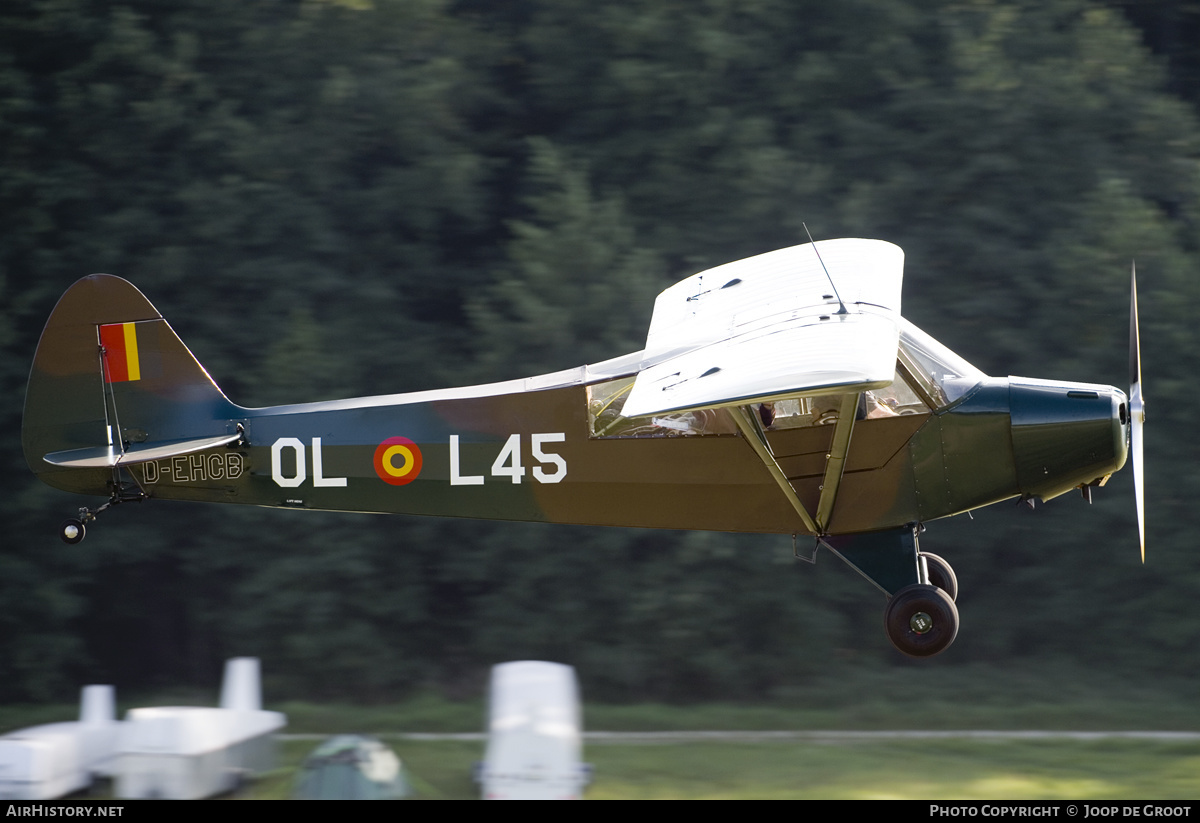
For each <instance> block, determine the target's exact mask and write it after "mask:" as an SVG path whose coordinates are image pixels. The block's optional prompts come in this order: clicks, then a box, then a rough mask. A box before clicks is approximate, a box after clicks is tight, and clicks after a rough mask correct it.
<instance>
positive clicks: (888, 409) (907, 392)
mask: <svg viewBox="0 0 1200 823" xmlns="http://www.w3.org/2000/svg"><path fill="white" fill-rule="evenodd" d="M844 396H845V395H841V394H822V395H817V396H816V397H799V398H796V399H794V400H777V401H775V402H774V403H760V404H759V405H758V413H759V418H760V419H761V420H762V421H763V423H764V424H765V425H766V427H767V428H768V429H770V430H776V429H795V428H800V427H802V426H830V425H833V424H834V423H837V421H838V415H839V414H840V413H841V408H842V398H843V397H844ZM928 413H929V406H928V405H927V404H926V403H925V401H923V400H922V399H921V397H920V396H919V395H918V394H917V393H916V392H915V391H913V388H912V387H911V386H910V385H909V384H908V382H907V380H906V379H905V377H904V375H903V374H901V372H900V370H899V369H898V368H897V369H896V373H895V375H894V376H893V378H892V384H891V385H890V386H885V387H884V388H882V389H874V390H873V391H866V392H863V393H862V397H860V398H859V401H858V409H857V411H856V414H855V418H856V419H858V420H877V419H879V418H882V417H898V416H900V415H908V414H928Z"/></svg>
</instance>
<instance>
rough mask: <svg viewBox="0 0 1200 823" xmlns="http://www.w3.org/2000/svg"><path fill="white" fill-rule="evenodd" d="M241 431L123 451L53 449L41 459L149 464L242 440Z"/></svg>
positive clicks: (85, 465) (95, 465)
mask: <svg viewBox="0 0 1200 823" xmlns="http://www.w3.org/2000/svg"><path fill="white" fill-rule="evenodd" d="M241 437H242V434H241V432H238V433H236V434H223V435H220V436H219V437H201V438H198V439H196V440H176V441H173V442H171V443H154V444H151V445H145V444H141V443H138V444H134V445H133V446H131V447H130V448H128V449H127V450H125V451H124V452H122V451H120V450H119V449H117V448H116V447H115V446H97V447H95V448H91V449H70V450H69V451H62V452H54V453H52V454H48V455H46V456H45V457H43V458H42V459H43V460H45V461H46V462H47V463H49V464H51V465H52V466H63V467H64V468H71V469H111V468H114V467H116V466H131V465H134V464H136V463H150V462H152V461H154V460H164V459H166V458H169V457H178V456H179V455H182V454H192V453H193V452H201V451H204V450H206V449H213V448H216V447H217V446H227V445H229V444H230V443H233V442H236V441H237V440H239V439H241Z"/></svg>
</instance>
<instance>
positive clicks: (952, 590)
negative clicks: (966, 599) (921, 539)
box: [921, 552, 958, 601]
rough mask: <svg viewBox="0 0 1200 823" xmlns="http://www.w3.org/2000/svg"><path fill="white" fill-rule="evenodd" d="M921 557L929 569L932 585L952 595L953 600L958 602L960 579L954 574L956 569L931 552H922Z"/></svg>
mask: <svg viewBox="0 0 1200 823" xmlns="http://www.w3.org/2000/svg"><path fill="white" fill-rule="evenodd" d="M921 557H924V558H925V565H926V567H927V568H928V569H929V583H930V585H933V586H937V587H938V588H939V589H941V590H942V591H944V592H945V593H946V594H948V595H950V599H951V600H954V601H957V600H958V577H957V576H956V575H955V574H954V569H952V568H950V564H949V563H947V562H946V561H945V560H944V559H943V558H941V557H938V556H937V555H936V554H930V553H929V552H921Z"/></svg>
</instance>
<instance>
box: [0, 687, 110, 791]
mask: <svg viewBox="0 0 1200 823" xmlns="http://www.w3.org/2000/svg"><path fill="white" fill-rule="evenodd" d="M114 703H115V701H114V698H113V687H112V686H84V687H83V694H82V696H81V698H80V706H79V720H78V721H77V722H68V723H50V724H48V725H45V726H32V727H30V728H28V729H21V730H20V731H15V732H10V733H9V734H6V735H4V737H0V798H5V799H13V800H18V799H19V800H49V799H51V798H55V797H63V796H65V795H68V794H71V793H73V792H78V791H82V790H84V789H88V788H90V787H91V785H92V783H93V782H94V781H95V779H96V778H97V777H111V776H112V767H113V765H114V760H115V758H116V754H117V742H118V736H119V731H120V728H121V724H120V723H118V722H117V719H116V708H115V705H114Z"/></svg>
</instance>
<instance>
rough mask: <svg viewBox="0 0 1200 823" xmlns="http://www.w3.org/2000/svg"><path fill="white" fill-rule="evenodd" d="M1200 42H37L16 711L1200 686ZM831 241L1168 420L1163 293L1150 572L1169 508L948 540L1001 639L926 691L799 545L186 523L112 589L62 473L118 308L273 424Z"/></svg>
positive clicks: (154, 34)
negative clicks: (530, 685) (231, 670)
mask: <svg viewBox="0 0 1200 823" xmlns="http://www.w3.org/2000/svg"><path fill="white" fill-rule="evenodd" d="M1198 34H1200V2H1194V1H1190V0H1177V2H1145V3H1131V2H1116V0H1112V1H1111V2H1105V0H843V1H842V2H837V3H828V2H810V1H808V0H736V2H735V0H690V2H678V1H677V0H609V2H605V3H594V2H582V0H524V2H521V3H490V2H481V0H459V2H451V0H249V1H248V0H204V2H198V0H153V1H151V0H127V1H126V2H111V0H22V1H21V2H14V3H5V4H4V5H3V6H0V215H2V216H3V227H2V228H0V347H2V351H3V355H2V356H0V421H2V423H0V424H2V426H3V430H4V431H5V432H6V436H5V437H4V438H3V439H0V461H2V465H3V467H4V470H3V471H2V472H0V484H2V485H3V488H4V496H5V499H7V500H8V502H9V504H10V505H7V506H6V511H5V518H4V520H5V535H4V538H3V540H2V541H0V544H2V545H3V550H2V551H0V699H2V700H5V701H45V700H50V699H62V698H64V697H65V696H69V695H71V694H72V693H74V690H75V689H77V688H78V686H80V685H82V684H83V683H93V682H111V683H115V684H116V685H117V688H118V694H121V693H123V692H124V691H126V690H129V691H137V690H142V691H145V690H151V689H158V688H164V687H171V686H176V685H180V684H184V685H193V686H209V685H210V684H213V683H216V682H217V680H218V678H219V673H220V667H221V664H222V661H223V660H224V659H225V658H227V657H231V656H235V655H256V656H259V657H261V658H262V659H263V667H264V675H265V677H266V683H267V692H268V697H271V698H275V699H279V698H283V697H302V698H305V699H330V698H337V699H341V700H357V701H366V702H370V701H382V700H394V699H397V698H399V697H401V696H403V695H406V694H413V693H418V692H421V691H428V690H433V691H436V692H438V693H441V694H443V695H447V696H451V697H454V696H456V695H467V694H470V695H472V696H475V695H478V694H479V693H481V691H482V689H483V685H484V682H485V680H484V676H485V673H486V671H487V669H488V667H490V666H491V665H492V664H494V663H496V662H500V661H504V660H513V659H521V658H540V659H549V660H556V661H561V662H565V663H570V664H573V665H574V666H575V667H576V668H577V670H578V672H579V676H580V678H581V682H582V688H583V693H584V695H585V696H586V697H588V698H590V699H602V700H608V701H616V702H620V701H638V700H659V701H694V700H716V699H719V700H730V701H767V700H787V699H789V697H795V695H796V694H797V693H798V692H797V684H802V683H806V682H809V681H811V680H813V679H814V678H818V677H820V678H822V679H823V680H825V681H827V682H843V683H850V682H860V683H871V684H875V685H876V686H878V688H880V689H884V690H886V689H887V688H888V687H887V685H886V684H887V683H889V682H893V679H892V678H893V676H895V678H896V679H897V680H902V681H903V682H904V683H905V684H906V686H905V688H910V689H920V688H921V685H920V683H921V679H922V678H927V679H936V678H938V677H940V676H942V675H943V674H944V673H946V672H947V670H948V669H954V668H955V667H970V670H971V671H973V672H983V674H980V675H978V677H979V678H980V679H985V680H989V681H991V682H994V684H995V688H997V689H1002V688H1003V683H1004V682H1005V680H1006V679H1019V680H1021V681H1022V682H1028V681H1029V680H1030V679H1033V680H1038V681H1039V682H1041V681H1040V680H1039V678H1040V679H1044V681H1045V683H1046V688H1047V690H1048V691H1053V689H1055V688H1057V686H1056V685H1055V684H1061V683H1062V682H1063V680H1064V678H1070V679H1072V680H1073V681H1076V682H1084V683H1086V682H1087V681H1088V677H1089V675H1088V673H1089V672H1104V673H1105V677H1104V681H1103V682H1104V683H1113V682H1122V681H1124V682H1129V683H1131V684H1147V683H1149V684H1154V683H1168V682H1170V683H1176V682H1177V683H1185V684H1186V683H1188V682H1189V678H1190V677H1191V675H1192V673H1193V671H1194V669H1195V666H1196V662H1197V654H1198V652H1197V650H1198V649H1200V613H1197V612H1198V610H1197V607H1196V605H1195V604H1196V603H1197V600H1198V598H1197V593H1198V590H1200V569H1197V568H1196V567H1193V566H1192V565H1191V563H1190V562H1189V561H1188V559H1187V558H1188V557H1189V556H1190V549H1191V544H1190V538H1187V539H1185V535H1186V534H1188V530H1189V529H1190V525H1189V524H1197V521H1198V519H1200V516H1198V515H1197V513H1196V511H1195V509H1194V508H1193V507H1192V504H1191V503H1189V501H1192V500H1194V499H1195V498H1196V496H1197V495H1196V494H1193V492H1197V491H1200V489H1198V486H1200V473H1198V472H1197V466H1198V459H1197V458H1198V451H1200V438H1197V437H1196V436H1195V435H1194V434H1189V432H1190V431H1191V422H1192V421H1191V420H1190V418H1188V416H1187V415H1185V414H1184V411H1185V410H1186V409H1187V408H1190V406H1191V404H1190V402H1189V401H1190V396H1189V395H1187V393H1186V392H1185V391H1184V388H1185V385H1186V382H1187V380H1189V379H1191V378H1189V377H1188V375H1196V374H1198V373H1200V363H1198V362H1197V361H1198V359H1200V340H1197V336H1198V334H1200V330H1198V324H1197V323H1196V316H1197V310H1198V308H1200V280H1198V279H1197V276H1196V273H1197V272H1198V271H1200V232H1198V225H1200V224H1198V221H1200V162H1198V161H1200V131H1198V129H1197V117H1198V112H1197V106H1200V36H1197V35H1198ZM802 221H804V222H806V223H807V225H808V227H809V228H810V229H811V230H812V232H813V234H814V235H815V236H817V237H818V238H834V237H843V236H852V237H854V236H856V237H874V238H881V239H885V240H889V241H892V242H894V243H897V244H898V245H900V246H901V247H902V248H903V249H904V250H905V252H906V276H905V293H904V299H905V314H906V315H907V316H908V317H909V318H910V319H912V320H913V321H914V322H916V323H917V324H918V325H920V326H922V327H923V328H925V329H927V330H928V331H930V332H931V333H933V334H934V335H935V336H937V337H938V338H939V339H941V340H942V341H943V342H945V343H946V344H947V345H949V346H950V347H951V348H953V349H955V350H956V351H958V352H959V353H960V354H962V355H963V356H964V357H966V358H967V359H968V360H971V361H972V362H974V363H975V364H976V365H977V366H979V367H980V368H982V369H984V370H985V371H987V372H989V373H991V374H999V375H1005V374H1016V375H1029V376H1038V377H1046V378H1059V379H1069V380H1081V381H1090V382H1100V383H1112V384H1115V385H1118V386H1123V385H1124V384H1125V383H1126V381H1127V379H1128V378H1127V371H1128V367H1127V362H1128V353H1127V328H1128V326H1127V322H1128V321H1127V316H1128V283H1129V266H1130V261H1131V260H1132V259H1136V261H1137V266H1138V270H1139V274H1140V276H1141V294H1140V305H1141V314H1142V341H1143V342H1142V346H1143V369H1144V375H1145V378H1144V382H1145V387H1146V392H1147V395H1148V398H1149V399H1148V406H1149V423H1150V425H1149V428H1148V430H1147V432H1148V433H1147V438H1148V442H1147V464H1148V477H1147V492H1148V535H1147V542H1148V550H1147V554H1148V558H1147V563H1146V565H1145V566H1143V565H1142V564H1141V563H1140V561H1139V559H1138V549H1137V536H1136V524H1135V521H1134V511H1133V502H1132V484H1131V482H1130V478H1129V474H1130V473H1129V472H1128V471H1125V472H1122V473H1121V474H1119V475H1117V476H1116V477H1114V479H1113V481H1112V482H1111V483H1109V485H1108V486H1107V487H1106V488H1104V489H1101V490H1098V493H1097V495H1096V503H1095V505H1093V506H1090V507H1089V506H1087V504H1086V503H1085V502H1084V501H1083V500H1082V499H1080V498H1079V497H1078V496H1076V495H1071V496H1067V497H1064V498H1062V499H1059V500H1056V501H1053V502H1051V503H1050V504H1049V505H1047V506H1046V507H1044V508H1042V507H1039V508H1038V509H1037V510H1036V511H1032V512H1030V511H1027V510H1016V509H1015V508H1013V507H1011V506H1008V505H1002V506H998V507H994V508H993V509H991V510H987V511H985V512H980V513H977V514H976V515H975V518H974V519H973V520H971V519H968V518H966V517H961V518H956V519H954V520H951V521H942V522H934V523H930V524H928V526H929V529H928V531H927V532H926V534H925V535H924V536H923V537H922V547H923V548H925V549H927V550H931V551H934V552H936V553H938V554H940V555H943V556H945V557H947V558H948V559H949V560H950V561H951V562H952V563H953V564H954V566H955V569H956V571H957V573H958V577H959V581H960V584H961V591H962V593H961V595H960V598H959V606H960V610H961V612H962V615H963V625H962V631H961V632H960V634H959V637H958V640H957V642H956V643H955V645H954V647H953V648H952V649H950V650H949V651H948V652H947V653H946V654H944V655H942V656H940V657H938V658H936V659H933V660H928V661H924V662H919V663H918V662H913V661H909V660H907V659H904V658H901V657H900V655H899V654H898V653H896V652H895V651H893V650H892V648H891V646H890V644H889V643H888V642H887V640H886V638H885V637H884V634H883V631H882V610H883V605H884V604H883V599H882V597H880V596H879V594H878V593H877V592H876V591H875V590H874V589H873V588H872V587H871V586H870V585H869V584H867V583H866V582H865V581H862V580H861V579H860V578H858V577H857V575H855V574H854V573H853V572H852V571H850V570H849V569H848V568H846V567H844V566H842V565H841V564H840V563H838V562H837V561H836V560H835V559H833V558H832V557H830V556H829V555H827V554H822V555H820V557H819V563H818V565H817V566H816V567H810V566H807V565H805V564H802V563H797V562H796V561H795V559H794V558H793V556H792V545H791V540H790V538H789V537H788V536H779V537H762V536H746V535H726V534H712V533H699V532H696V533H692V532H651V531H638V530H619V529H607V530H605V529H587V528H566V527H548V526H541V525H528V524H492V523H485V522H468V521H442V520H429V519H420V518H407V517H378V516H347V515H337V514H315V513H301V512H294V511H276V510H268V509H240V508H237V507H217V506H204V505H189V504H182V503H180V504H169V503H150V504H148V505H142V506H122V507H119V508H117V509H115V510H113V511H111V512H108V513H106V514H105V515H104V516H103V518H102V519H101V521H100V523H99V525H98V526H97V527H96V528H94V529H92V530H91V533H90V535H89V538H88V540H87V542H86V543H84V544H82V545H80V546H76V547H67V546H64V545H63V544H62V543H61V542H60V541H59V539H58V536H57V534H56V527H57V525H58V523H59V522H60V521H61V519H62V518H63V517H65V516H68V515H70V514H73V512H74V511H75V509H76V508H77V507H78V506H79V505H90V504H91V503H92V502H94V501H88V500H85V499H82V498H74V497H72V496H70V495H66V494H62V493H59V492H56V491H53V490H51V489H49V488H47V487H43V486H42V485H41V484H39V483H38V482H37V481H36V480H35V479H34V478H33V476H32V475H31V474H30V472H29V471H28V469H27V467H26V466H25V462H24V459H23V457H22V455H21V451H20V446H19V431H20V425H21V410H22V401H23V397H24V384H25V380H26V377H27V374H28V368H29V364H30V363H31V361H32V358H33V352H34V349H35V347H36V344H37V338H38V335H39V333H40V331H41V326H42V324H43V323H44V321H45V318H46V317H47V316H48V314H49V312H50V310H51V309H52V307H53V306H54V303H55V301H56V299H57V298H58V296H59V295H60V294H61V293H62V291H63V290H64V289H65V288H66V287H67V286H68V285H70V284H71V283H72V282H73V281H74V280H75V279H77V278H78V277H80V276H82V275H85V274H89V273H92V272H97V271H104V272H110V273H113V274H118V275H121V276H123V277H125V278H127V279H129V280H131V281H133V282H134V283H135V284H137V285H138V286H139V288H141V289H142V290H143V291H144V292H145V293H146V294H147V296H148V297H149V298H150V299H151V300H152V301H153V302H154V303H155V305H156V306H157V307H158V308H159V309H160V311H162V312H163V313H164V315H165V316H166V317H167V318H168V319H169V320H170V321H171V323H172V325H173V326H174V327H175V329H176V330H177V331H178V332H179V334H180V336H181V337H182V338H183V339H184V340H185V341H186V342H187V343H188V344H189V346H190V347H191V348H192V350H193V351H194V352H195V354H196V355H197V357H198V358H199V359H200V361H201V362H202V363H204V364H205V366H206V367H207V368H208V370H209V371H210V373H211V374H212V375H213V377H214V378H215V379H216V381H217V382H218V383H219V384H220V385H221V386H222V388H224V389H225V391H226V393H227V394H228V395H229V396H230V398H231V399H232V400H234V401H235V402H237V403H241V404H243V405H248V406H255V405H264V404H273V403H290V402H302V401H308V400H320V399H328V398H334V397H347V396H354V395H365V394H380V393H391V392H400V391H409V390H418V389H427V388H436V387H442V386H449V385H456V384H463V383H470V382H478V381H490V380H499V379H505V378H512V377H520V376H524V375H528V374H535V373H539V372H544V371H551V370H555V369H560V368H565V367H569V366H575V365H578V364H580V363H583V362H594V361H597V360H602V359H606V358H608V357H613V356H616V355H619V354H624V353H626V352H629V351H634V350H637V349H640V348H641V347H642V345H643V341H644V335H645V331H646V326H647V323H648V321H649V316H650V309H651V305H652V301H653V296H654V295H655V294H656V293H657V292H658V291H659V290H661V289H662V288H664V287H666V286H667V285H669V284H670V283H672V282H674V281H675V280H678V279H680V278H682V277H685V276H687V275H689V274H692V273H694V272H696V271H699V270H701V269H703V268H705V267H708V266H712V265H717V264H720V263H724V262H728V261H730V260H734V259H737V258H740V257H744V256H748V255H752V254H757V253H760V252H764V251H768V250H771V249H775V248H778V247H782V246H788V245H793V244H796V243H800V242H804V240H805V237H804V231H803V228H802V226H801V223H802ZM10 495H11V496H10ZM802 548H807V546H805V547H802ZM900 675H903V677H902V678H901V677H900ZM856 678H857V679H856ZM1181 688H1188V687H1181Z"/></svg>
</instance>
